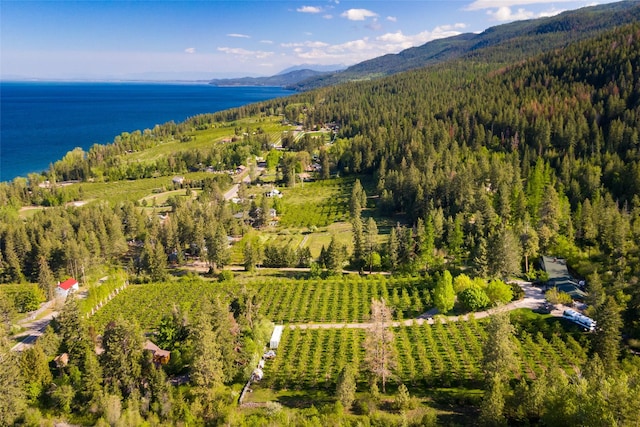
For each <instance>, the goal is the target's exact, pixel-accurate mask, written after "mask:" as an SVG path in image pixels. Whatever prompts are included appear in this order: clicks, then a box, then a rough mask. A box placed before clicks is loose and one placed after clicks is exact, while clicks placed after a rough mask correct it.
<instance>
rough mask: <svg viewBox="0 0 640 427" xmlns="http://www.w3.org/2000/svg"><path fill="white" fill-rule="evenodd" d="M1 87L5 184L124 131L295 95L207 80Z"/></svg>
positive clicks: (5, 83)
mask: <svg viewBox="0 0 640 427" xmlns="http://www.w3.org/2000/svg"><path fill="white" fill-rule="evenodd" d="M0 85H1V86H2V97H1V98H2V99H1V100H0V101H1V103H2V107H1V109H0V111H1V114H2V120H1V125H2V144H1V145H0V182H10V181H12V180H14V179H15V178H18V177H22V178H25V177H27V176H28V174H29V173H38V174H41V173H42V172H46V171H47V170H48V168H49V165H50V164H51V163H53V162H56V161H58V160H60V159H62V158H63V157H64V156H65V155H66V154H67V153H68V152H69V151H71V150H73V149H74V148H76V147H80V148H82V149H83V150H84V151H85V152H86V151H88V150H89V149H90V147H91V146H92V145H94V144H101V145H104V144H110V143H112V142H113V140H114V138H115V137H116V136H118V135H120V134H122V133H123V132H129V133H131V132H135V131H143V130H145V129H153V128H154V126H156V125H161V124H164V123H167V122H172V121H173V122H176V123H180V122H183V121H185V120H187V119H188V118H189V117H193V116H196V115H199V114H211V113H216V112H219V111H224V110H228V109H232V108H237V107H241V106H244V105H249V104H253V103H256V102H261V101H266V100H268V99H273V98H279V97H282V96H288V95H291V94H293V93H295V92H294V91H291V90H286V89H282V88H280V87H265V86H254V87H216V86H213V85H210V84H209V82H208V81H177V82H176V81H162V82H159V81H140V80H138V81H100V82H98V81H78V80H74V81H61V80H57V81H44V80H31V81H26V80H19V81H17V80H16V81H14V80H11V81H10V80H2V81H0Z"/></svg>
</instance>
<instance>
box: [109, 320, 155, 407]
mask: <svg viewBox="0 0 640 427" xmlns="http://www.w3.org/2000/svg"><path fill="white" fill-rule="evenodd" d="M143 344H144V338H143V336H142V331H141V330H140V328H139V326H138V325H137V324H135V323H131V322H129V321H127V320H125V319H122V318H119V319H116V320H114V321H112V322H110V323H109V324H108V325H107V327H106V328H105V330H104V333H103V335H102V348H103V349H104V352H103V353H102V354H101V355H100V363H101V365H102V368H103V372H104V382H105V385H106V386H107V387H108V388H109V389H110V390H111V391H113V392H119V393H122V395H123V396H129V394H131V393H132V392H133V391H134V390H136V389H137V388H138V387H139V386H140V381H141V375H142V360H143V358H142V351H143V350H142V348H143Z"/></svg>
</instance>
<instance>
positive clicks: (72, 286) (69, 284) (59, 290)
mask: <svg viewBox="0 0 640 427" xmlns="http://www.w3.org/2000/svg"><path fill="white" fill-rule="evenodd" d="M78 288H79V285H78V281H77V280H76V279H74V278H73V277H70V278H68V279H67V280H65V281H64V282H62V283H61V282H58V286H56V296H59V297H63V298H67V295H69V293H70V292H75V291H77V290H78Z"/></svg>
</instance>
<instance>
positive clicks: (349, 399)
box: [336, 365, 356, 410]
mask: <svg viewBox="0 0 640 427" xmlns="http://www.w3.org/2000/svg"><path fill="white" fill-rule="evenodd" d="M336 397H337V398H338V401H340V403H342V406H343V407H344V408H345V409H346V410H349V409H350V408H351V405H352V404H353V401H354V400H355V398H356V375H355V372H354V369H353V367H351V365H346V366H345V367H344V368H342V371H340V375H338V383H337V386H336Z"/></svg>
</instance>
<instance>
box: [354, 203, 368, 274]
mask: <svg viewBox="0 0 640 427" xmlns="http://www.w3.org/2000/svg"><path fill="white" fill-rule="evenodd" d="M351 227H352V233H353V254H352V259H353V266H354V267H356V268H357V269H360V268H362V267H363V266H364V263H365V252H366V247H365V244H366V242H365V236H364V231H363V229H362V220H361V219H360V215H357V216H354V217H352V218H351Z"/></svg>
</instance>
